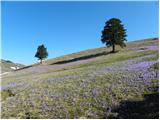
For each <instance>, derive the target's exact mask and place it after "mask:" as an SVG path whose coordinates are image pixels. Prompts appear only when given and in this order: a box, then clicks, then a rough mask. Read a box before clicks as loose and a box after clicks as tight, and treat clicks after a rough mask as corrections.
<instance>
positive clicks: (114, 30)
mask: <svg viewBox="0 0 160 120" xmlns="http://www.w3.org/2000/svg"><path fill="white" fill-rule="evenodd" d="M126 36H127V35H126V29H124V26H123V25H122V24H121V21H120V20H119V19H117V18H112V19H110V20H108V21H107V22H106V23H105V26H104V30H103V31H102V36H101V41H102V43H105V44H106V46H112V52H115V45H119V46H121V47H122V48H123V47H125V46H126V44H125V42H124V41H127V40H126Z"/></svg>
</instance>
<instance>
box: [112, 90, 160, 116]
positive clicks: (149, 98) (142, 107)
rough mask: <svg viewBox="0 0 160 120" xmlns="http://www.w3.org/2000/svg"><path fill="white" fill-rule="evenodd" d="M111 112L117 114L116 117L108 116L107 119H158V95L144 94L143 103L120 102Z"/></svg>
mask: <svg viewBox="0 0 160 120" xmlns="http://www.w3.org/2000/svg"><path fill="white" fill-rule="evenodd" d="M113 112H117V113H118V116H116V117H113V116H109V118H119V119H158V118H159V93H158V92H157V93H153V94H145V95H144V100H143V101H122V102H121V103H120V106H119V107H118V108H117V109H115V110H113Z"/></svg>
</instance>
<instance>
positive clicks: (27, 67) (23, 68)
mask: <svg viewBox="0 0 160 120" xmlns="http://www.w3.org/2000/svg"><path fill="white" fill-rule="evenodd" d="M30 67H32V65H29V66H25V67H22V68H19V69H17V70H14V71H19V70H23V69H26V68H30Z"/></svg>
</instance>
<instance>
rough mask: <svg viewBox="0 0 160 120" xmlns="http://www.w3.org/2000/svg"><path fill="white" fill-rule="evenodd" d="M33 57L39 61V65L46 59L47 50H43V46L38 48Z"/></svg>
mask: <svg viewBox="0 0 160 120" xmlns="http://www.w3.org/2000/svg"><path fill="white" fill-rule="evenodd" d="M35 57H37V58H38V59H39V60H40V61H41V63H42V60H43V59H45V58H47V57H48V52H47V48H45V46H44V45H43V44H42V45H39V46H38V48H37V52H36V54H35Z"/></svg>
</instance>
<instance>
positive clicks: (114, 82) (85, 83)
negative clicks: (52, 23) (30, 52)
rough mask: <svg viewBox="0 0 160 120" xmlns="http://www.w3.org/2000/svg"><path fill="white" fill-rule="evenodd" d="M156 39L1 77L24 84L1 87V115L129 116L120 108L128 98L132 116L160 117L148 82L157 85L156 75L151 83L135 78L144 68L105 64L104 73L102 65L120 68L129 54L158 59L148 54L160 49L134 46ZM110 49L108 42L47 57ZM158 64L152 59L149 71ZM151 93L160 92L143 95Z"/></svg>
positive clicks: (132, 56) (147, 59) (32, 116)
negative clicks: (63, 64) (77, 61)
mask: <svg viewBox="0 0 160 120" xmlns="http://www.w3.org/2000/svg"><path fill="white" fill-rule="evenodd" d="M153 44H157V43H156V42H155V41H153V40H147V41H139V42H132V43H128V46H127V48H125V49H122V50H120V51H119V52H117V53H115V54H108V55H103V56H99V57H97V58H95V59H94V60H93V61H89V62H86V63H83V62H82V63H81V64H78V65H71V66H67V67H64V68H63V69H60V70H54V69H53V70H47V71H45V72H43V73H35V74H30V75H28V74H27V73H26V74H23V75H16V74H15V75H14V74H13V75H12V76H10V75H6V76H5V77H4V78H2V87H3V86H5V85H8V84H10V83H13V82H14V83H21V82H23V83H25V84H24V86H22V87H21V86H18V87H13V88H9V91H7V90H3V91H1V94H2V99H3V103H2V107H3V110H2V118H20V119H21V118H23V119H29V118H35V119H36V118H39V119H48V118H74V117H76V118H126V117H127V116H124V113H120V112H119V111H118V110H119V109H120V110H121V111H123V109H122V108H123V107H122V106H123V105H122V103H123V102H124V101H125V102H127V103H128V107H129V110H130V111H126V114H127V115H130V116H129V118H138V117H140V118H154V117H155V116H156V117H155V118H157V107H156V106H157V94H158V92H157V91H151V90H149V89H148V88H155V87H158V86H159V83H158V81H159V80H158V78H154V79H153V80H151V82H150V84H148V83H146V82H145V81H143V80H142V81H140V80H138V79H136V78H138V77H139V75H140V73H141V72H143V71H136V72H134V71H133V72H130V71H123V70H121V69H120V70H119V71H116V72H114V71H110V70H107V71H105V70H104V73H103V68H107V67H116V68H117V69H118V68H121V67H123V65H125V62H127V61H128V60H137V62H138V63H139V62H142V61H155V60H157V59H158V56H155V57H150V58H146V56H149V55H157V54H158V51H148V52H136V51H135V50H132V49H131V48H134V47H137V46H143V45H153ZM109 50H110V48H107V49H106V48H98V49H92V50H87V51H83V52H79V53H75V54H71V55H66V56H64V57H60V58H56V59H51V60H48V61H46V62H45V63H46V64H51V63H53V62H56V61H61V60H66V59H71V58H77V57H80V56H86V55H90V54H95V53H100V52H103V51H109ZM143 57H144V58H143ZM139 58H142V59H139ZM123 61H124V63H123ZM121 64H122V65H121ZM116 65H118V66H116ZM128 67H129V66H128ZM158 69H159V68H158V64H154V65H153V66H151V69H149V71H148V72H150V71H156V72H157V71H158ZM100 71H102V72H100ZM74 76H75V77H74ZM27 85H28V86H27ZM26 86H27V87H26ZM11 94H14V96H13V95H11ZM151 94H156V97H154V98H153V99H151V98H149V100H148V98H146V97H145V96H146V95H148V96H150V95H151ZM152 100H153V102H152ZM121 105H122V106H121ZM110 109H111V111H110V112H109V110H110ZM148 109H149V110H150V111H149V110H148Z"/></svg>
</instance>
